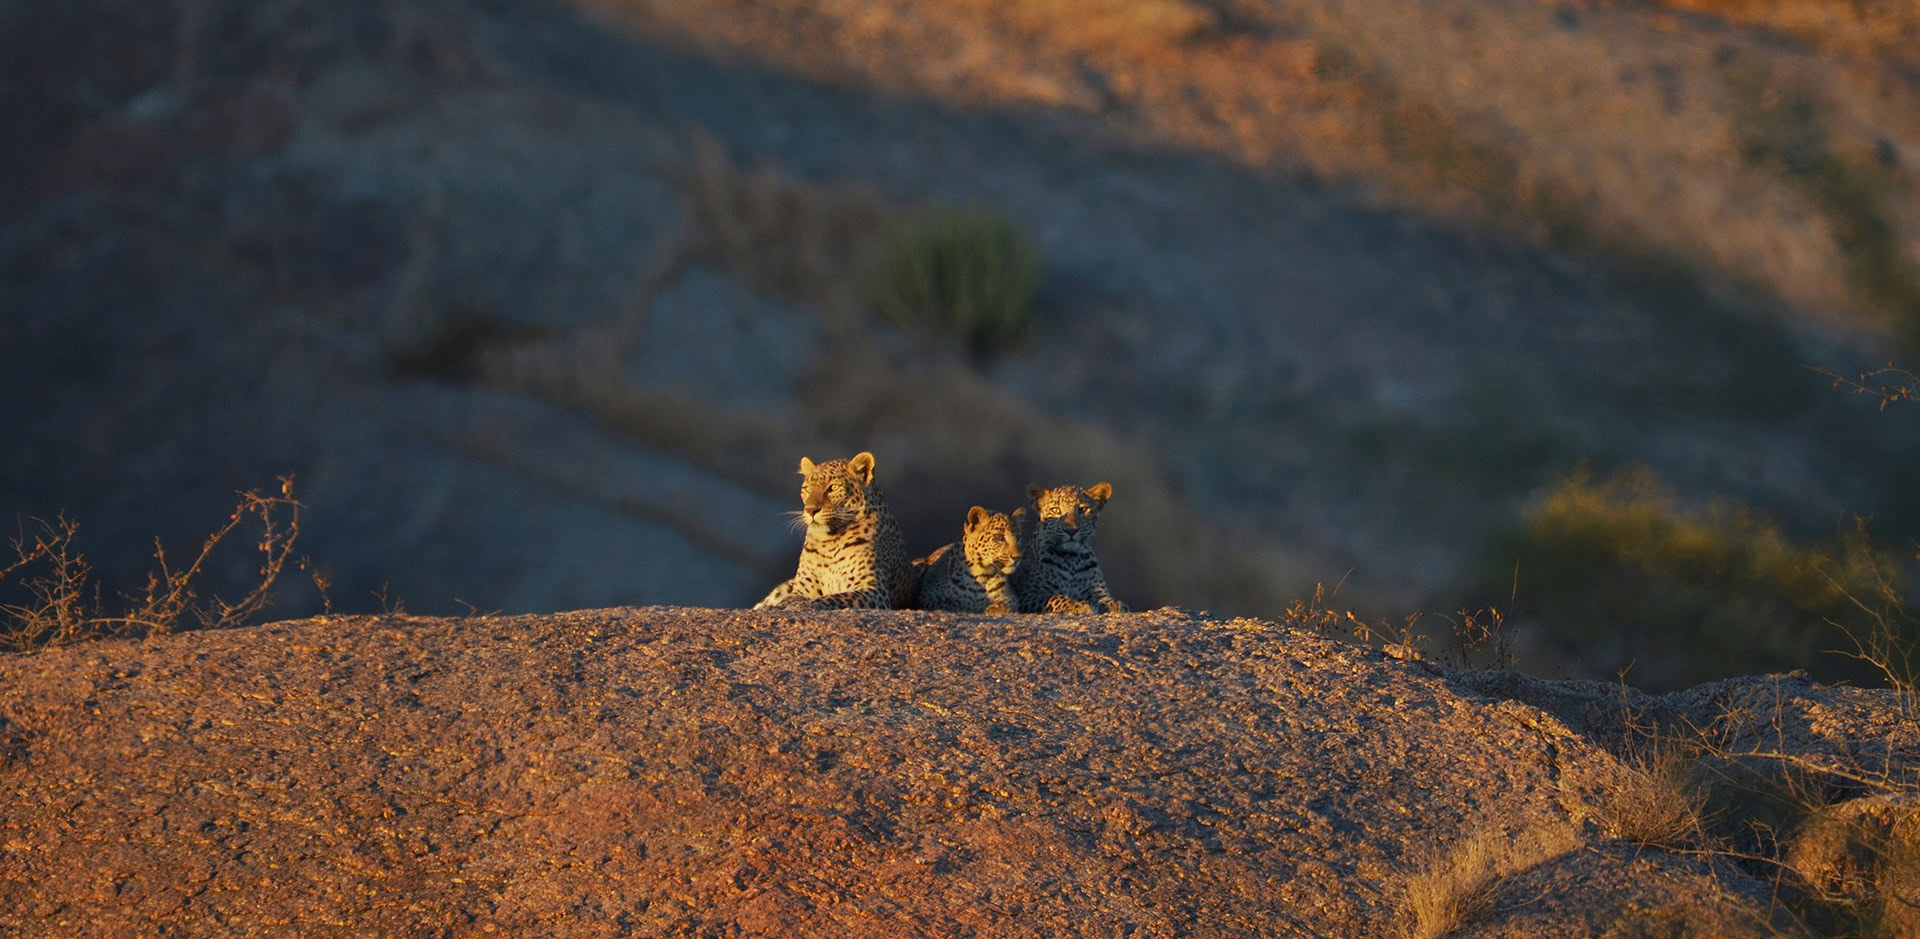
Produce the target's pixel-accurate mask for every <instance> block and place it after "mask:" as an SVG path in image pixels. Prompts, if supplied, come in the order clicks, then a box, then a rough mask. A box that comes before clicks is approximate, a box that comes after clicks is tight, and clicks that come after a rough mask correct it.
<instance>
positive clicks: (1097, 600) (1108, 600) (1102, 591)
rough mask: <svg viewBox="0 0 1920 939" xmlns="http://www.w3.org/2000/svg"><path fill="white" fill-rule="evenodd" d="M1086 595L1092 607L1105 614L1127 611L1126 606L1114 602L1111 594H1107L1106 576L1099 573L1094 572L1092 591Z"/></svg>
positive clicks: (1116, 601)
mask: <svg viewBox="0 0 1920 939" xmlns="http://www.w3.org/2000/svg"><path fill="white" fill-rule="evenodd" d="M1087 593H1088V595H1089V596H1091V597H1092V598H1093V605H1094V606H1097V607H1099V608H1100V609H1101V610H1104V611H1105V612H1108V613H1125V612H1126V611H1127V605H1126V604H1124V603H1121V602H1120V601H1118V600H1115V599H1114V598H1113V594H1111V593H1108V592H1107V575H1106V574H1104V573H1101V572H1100V571H1097V570H1096V571H1094V577H1093V589H1091V590H1088V591H1087Z"/></svg>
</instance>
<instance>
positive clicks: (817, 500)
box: [796, 451, 880, 535]
mask: <svg viewBox="0 0 1920 939" xmlns="http://www.w3.org/2000/svg"><path fill="white" fill-rule="evenodd" d="M800 475H801V476H802V477H804V478H803V479H801V481H800V511H799V513H797V518H796V521H798V522H800V523H802V524H804V525H806V527H807V529H808V531H810V532H819V533H822V534H827V535H838V534H840V533H841V532H844V531H846V530H847V526H849V525H851V524H853V523H854V522H855V521H857V520H859V519H860V518H861V517H862V516H865V515H866V514H867V513H868V512H871V511H872V510H873V507H874V506H875V505H877V504H878V503H879V501H880V494H879V491H878V490H877V489H875V488H874V484H873V454H871V453H868V452H866V451H861V452H860V453H856V454H854V456H853V458H852V459H847V460H828V461H827V462H825V463H815V462H813V461H812V460H809V459H807V458H806V457H801V458H800Z"/></svg>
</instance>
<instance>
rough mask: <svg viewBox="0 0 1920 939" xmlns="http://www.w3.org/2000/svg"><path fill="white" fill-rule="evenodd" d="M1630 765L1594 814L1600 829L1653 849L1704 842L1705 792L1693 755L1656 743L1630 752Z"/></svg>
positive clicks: (1676, 746)
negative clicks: (1636, 751)
mask: <svg viewBox="0 0 1920 939" xmlns="http://www.w3.org/2000/svg"><path fill="white" fill-rule="evenodd" d="M1628 764H1629V765H1628V772H1627V774H1626V776H1625V777H1624V778H1623V779H1622V780H1621V781H1620V782H1619V784H1618V785H1615V786H1614V787H1613V788H1611V789H1609V790H1607V793H1606V799H1605V801H1603V802H1602V803H1601V804H1600V805H1599V806H1598V810H1597V811H1596V813H1595V815H1596V820H1597V821H1598V822H1599V823H1600V827H1601V829H1602V830H1603V831H1605V832H1606V833H1607V835H1608V836H1609V837H1612V838H1622V839H1625V840H1627V841H1631V842H1633V843H1635V844H1641V845H1647V846H1649V847H1675V846H1678V845H1681V844H1685V843H1688V842H1691V841H1698V840H1700V839H1701V838H1702V830H1701V821H1702V817H1703V816H1702V813H1703V811H1704V806H1705V804H1706V794H1705V791H1704V789H1703V788H1702V786H1701V785H1700V772H1699V766H1698V763H1697V762H1696V761H1695V759H1694V757H1693V755H1692V754H1691V753H1689V752H1688V750H1687V749H1686V748H1685V747H1683V746H1681V745H1680V744H1679V743H1676V742H1671V741H1657V742H1654V743H1652V744H1648V745H1646V746H1645V747H1644V748H1642V749H1641V752H1639V753H1630V755H1629V759H1628Z"/></svg>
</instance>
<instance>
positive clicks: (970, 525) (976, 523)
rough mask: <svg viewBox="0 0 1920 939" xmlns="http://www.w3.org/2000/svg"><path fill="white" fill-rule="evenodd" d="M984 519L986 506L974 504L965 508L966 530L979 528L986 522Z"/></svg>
mask: <svg viewBox="0 0 1920 939" xmlns="http://www.w3.org/2000/svg"><path fill="white" fill-rule="evenodd" d="M986 520H987V507H986V506H984V505H976V506H974V507H973V508H970V509H968V510H967V530H968V531H972V530H974V529H976V528H979V527H980V526H981V525H982V524H984V523H985V522H986Z"/></svg>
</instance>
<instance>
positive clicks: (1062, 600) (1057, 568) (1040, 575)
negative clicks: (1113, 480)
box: [1013, 483, 1127, 613]
mask: <svg viewBox="0 0 1920 939" xmlns="http://www.w3.org/2000/svg"><path fill="white" fill-rule="evenodd" d="M1112 496H1113V487H1112V486H1109V485H1107V484H1106V483H1097V484H1095V485H1093V486H1090V487H1088V488H1086V489H1082V488H1080V487H1078V486H1057V487H1055V488H1052V489H1047V488H1045V487H1042V486H1038V485H1035V486H1028V487H1027V498H1028V500H1030V501H1031V502H1032V503H1033V516H1034V517H1033V528H1032V531H1031V532H1029V533H1027V535H1026V538H1025V539H1024V541H1023V543H1022V545H1021V560H1020V566H1019V567H1018V568H1017V569H1015V570H1014V572H1013V591H1014V594H1015V596H1016V597H1018V599H1019V605H1020V612H1022V613H1092V612H1095V611H1099V612H1106V613H1124V612H1126V610H1127V607H1126V604H1124V603H1121V602H1120V601H1118V600H1115V599H1114V598H1113V594H1111V593H1109V592H1108V591H1107V578H1106V575H1104V574H1102V573H1101V572H1100V559H1099V558H1098V557H1096V556H1095V555H1094V553H1093V546H1092V545H1091V544H1089V543H1088V542H1089V541H1090V540H1091V539H1092V538H1093V533H1094V530H1095V528H1097V527H1098V524H1099V520H1100V509H1101V508H1102V507H1104V506H1105V505H1106V504H1107V499H1109V498H1111V497H1112Z"/></svg>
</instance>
